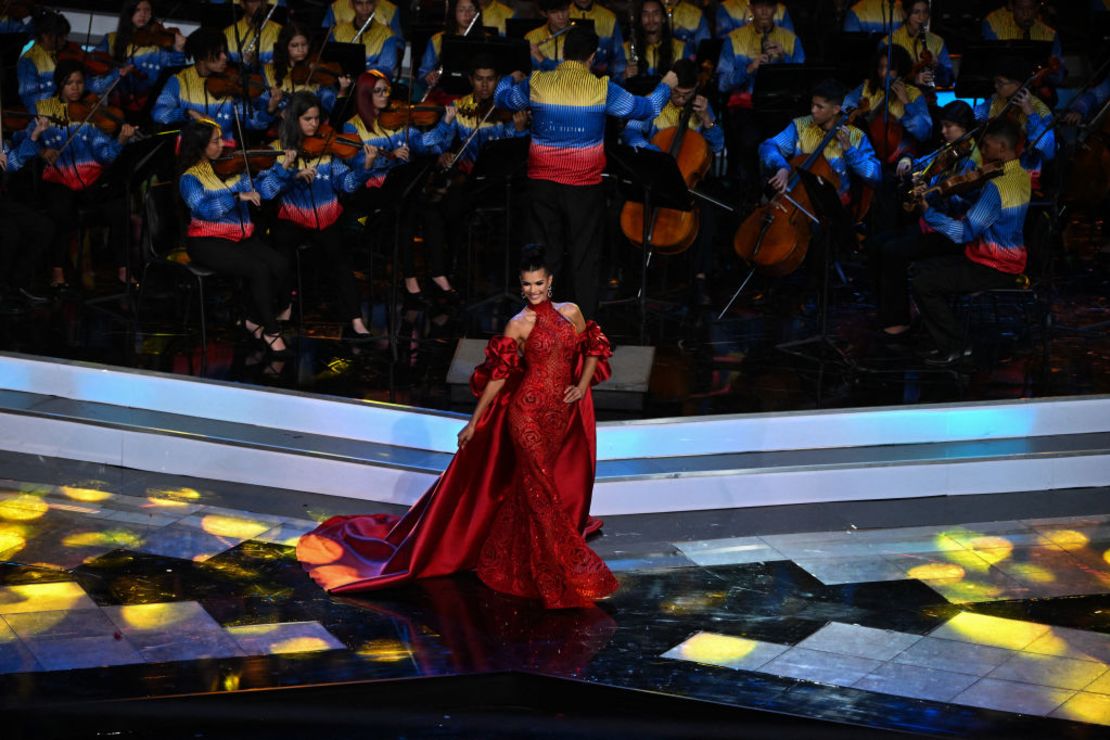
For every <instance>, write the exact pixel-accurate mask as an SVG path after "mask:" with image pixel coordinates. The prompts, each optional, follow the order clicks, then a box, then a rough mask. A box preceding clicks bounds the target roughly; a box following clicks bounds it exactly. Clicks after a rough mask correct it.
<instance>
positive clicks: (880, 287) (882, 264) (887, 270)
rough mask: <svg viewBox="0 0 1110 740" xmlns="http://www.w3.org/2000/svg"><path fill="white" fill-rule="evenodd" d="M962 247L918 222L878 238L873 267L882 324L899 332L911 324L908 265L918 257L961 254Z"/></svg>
mask: <svg viewBox="0 0 1110 740" xmlns="http://www.w3.org/2000/svg"><path fill="white" fill-rule="evenodd" d="M959 252H960V248H959V247H958V246H957V245H956V244H954V243H953V242H952V241H950V240H949V239H946V238H945V237H943V236H941V235H940V234H937V233H930V234H922V233H921V229H920V228H919V227H918V226H917V225H916V224H915V225H913V226H910V227H907V228H905V229H902V230H900V231H895V232H892V233H891V234H890V235H889V236H887V237H886V238H883V237H880V238H879V239H878V240H877V241H876V248H875V249H873V251H872V254H871V260H872V264H871V268H872V269H871V271H872V274H873V275H874V276H875V283H876V293H877V296H878V309H879V326H880V327H882V330H883V332H884V333H885V334H888V335H891V336H898V335H901V334H904V333H905V332H906V331H908V330H909V328H910V299H909V276H908V273H909V268H910V265H911V263H912V262H914V261H915V260H920V259H926V258H928V257H936V256H940V255H946V254H959Z"/></svg>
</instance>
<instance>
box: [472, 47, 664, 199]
mask: <svg viewBox="0 0 1110 740" xmlns="http://www.w3.org/2000/svg"><path fill="white" fill-rule="evenodd" d="M670 95H671V92H670V89H669V88H668V87H667V86H666V85H663V84H660V85H659V86H658V87H656V88H655V90H654V92H652V93H651V95H649V96H647V97H642V98H641V97H637V96H635V95H632V94H631V93H629V92H628V91H627V90H625V89H624V88H622V87H621V86H619V85H617V84H616V83H615V82H612V81H611V80H610V79H609V78H608V77H597V76H596V75H594V74H593V73H592V72H590V70H589V69H587V68H586V65H585V64H584V63H583V62H577V61H568V62H563V63H562V64H560V65H559V66H558V67H557V68H556V69H555V70H553V71H551V72H533V73H532V76H531V77H527V78H525V79H523V80H521V81H520V82H518V83H514V82H513V80H512V78H511V77H504V78H502V80H501V82H500V83H498V85H497V91H496V92H495V93H494V96H493V97H494V102H495V103H496V104H497V105H498V106H500V107H502V108H508V109H509V110H522V109H524V108H528V107H531V109H532V144H531V147H530V148H529V150H528V176H529V177H531V178H533V179H537V180H551V181H552V182H557V183H562V184H564V185H595V184H597V183H599V182H601V173H602V171H603V170H604V169H605V147H604V144H603V141H604V137H605V117H606V116H607V115H610V116H616V117H618V118H631V119H640V118H654V117H655V116H657V115H659V113H660V111H662V110H663V106H665V105H666V104H667V101H668V100H670Z"/></svg>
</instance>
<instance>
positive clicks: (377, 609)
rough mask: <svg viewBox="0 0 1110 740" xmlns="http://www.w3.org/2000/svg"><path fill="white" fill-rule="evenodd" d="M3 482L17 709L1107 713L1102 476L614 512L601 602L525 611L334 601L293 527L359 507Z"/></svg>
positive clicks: (425, 602) (447, 602)
mask: <svg viewBox="0 0 1110 740" xmlns="http://www.w3.org/2000/svg"><path fill="white" fill-rule="evenodd" d="M0 477H3V478H4V479H5V480H3V481H2V482H0V558H2V559H3V561H5V562H3V563H0V687H3V689H4V691H3V695H4V696H8V697H11V696H14V695H15V694H13V689H14V687H15V686H17V685H18V686H19V695H20V697H21V698H20V701H23V702H27V701H30V702H51V701H66V700H77V699H81V700H95V699H115V698H124V697H152V696H153V697H156V696H164V695H176V694H188V693H192V692H229V691H235V690H243V689H249V688H268V687H276V686H291V685H302V684H317V685H319V684H328V683H336V684H338V683H340V682H345V681H352V680H365V679H397V678H413V677H430V676H444V675H452V674H472V673H478V672H489V671H503V670H517V671H534V672H539V673H542V674H546V675H551V676H557V677H569V678H575V679H579V680H584V681H587V682H593V683H597V684H605V685H609V686H617V687H627V688H637V689H644V690H651V691H657V692H662V693H665V694H669V695H673V696H677V697H682V698H687V699H701V700H706V701H713V702H723V703H725V704H731V705H736V706H744V707H752V708H756V709H767V710H774V711H779V712H786V713H790V714H797V715H803V716H807V717H812V718H816V719H821V720H832V721H836V722H850V723H856V724H862V725H869V726H872V727H876V728H888V729H901V730H912V731H921V732H929V733H934V732H935V733H940V734H947V733H959V734H969V735H974V734H976V733H992V734H1003V735H1005V734H1006V733H1011V736H1013V735H1016V734H1021V733H1024V732H1027V731H1030V729H1031V728H1036V729H1037V731H1038V732H1040V733H1042V736H1045V737H1047V736H1055V737H1065V736H1076V737H1079V736H1085V735H1084V733H1087V732H1088V731H1089V729H1090V728H1091V727H1092V726H1097V725H1104V726H1110V616H1108V615H1110V497H1108V496H1107V495H1106V494H1107V491H1105V490H1103V491H1074V492H1053V493H1052V494H1050V495H1051V496H1052V497H1053V500H1052V502H1051V503H1049V502H1046V499H1045V498H1044V497H1043V496H1037V495H1036V494H1029V495H1028V496H1027V497H1026V498H1025V499H1022V498H1021V496H1020V495H1015V496H1017V498H1014V497H1011V496H1007V497H1006V501H1007V503H1006V505H1005V509H1004V513H1005V518H1003V517H1002V516H999V517H997V518H995V517H990V516H988V515H987V512H989V510H990V509H991V508H992V507H993V508H997V509H1001V507H1002V504H1001V502H999V503H998V504H992V502H991V501H990V499H989V497H969V498H968V499H967V502H966V505H963V504H962V503H961V502H956V503H953V502H952V501H951V500H933V501H931V502H930V501H929V500H926V501H914V502H900V506H901V507H902V510H901V511H896V510H895V509H894V508H893V505H892V504H891V503H890V502H886V503H879V504H873V505H872V504H859V505H858V506H856V505H845V504H838V505H835V507H839V508H835V507H830V506H824V507H823V506H820V505H819V506H815V507H805V508H804V509H802V508H800V507H791V511H789V512H783V511H775V510H772V509H768V510H751V511H748V512H722V513H720V515H719V516H716V517H715V518H711V515H712V513H711V512H700V513H696V514H695V515H690V516H685V515H679V516H675V515H667V516H665V517H650V516H644V517H616V518H614V519H612V520H611V521H609V522H608V523H607V525H606V530H605V535H604V536H603V537H601V538H600V539H598V540H596V541H595V542H594V546H595V547H596V549H597V550H598V552H599V553H601V554H602V556H603V557H605V559H606V561H607V562H608V563H609V564H610V566H611V567H612V568H613V569H614V570H615V571H616V572H617V573H618V576H619V578H620V580H621V589H620V590H619V591H618V593H617V594H616V595H615V596H614V597H612V598H611V599H610V600H608V601H606V602H603V603H602V604H601V605H600V606H599V607H598V608H596V609H591V610H572V611H562V612H543V611H542V610H539V609H536V608H535V607H534V605H532V604H530V603H528V602H522V601H520V600H516V599H512V598H509V597H504V596H501V595H498V594H496V593H493V592H491V591H489V590H488V589H486V588H485V587H484V586H482V585H481V584H480V583H478V582H477V581H476V580H475V579H473V578H471V577H468V576H462V577H457V578H447V579H435V580H431V581H427V582H424V583H421V584H419V585H417V586H413V587H409V588H403V589H396V590H392V591H384V592H380V593H377V594H374V595H373V596H369V597H359V598H331V597H328V596H327V595H326V594H324V593H322V592H321V591H320V590H319V589H318V588H317V587H316V586H315V585H314V584H312V583H311V582H310V581H309V580H308V578H307V577H305V575H304V574H303V572H302V571H301V569H300V567H299V566H298V564H297V563H296V561H295V560H294V558H293V551H292V543H294V542H295V541H296V539H297V537H298V536H299V535H300V534H301V533H303V532H305V531H307V530H308V529H310V528H312V527H313V526H314V522H315V520H317V519H319V518H321V517H323V516H325V515H329V514H333V513H349V512H351V511H357V510H358V508H359V507H360V506H361V504H359V503H358V502H344V501H336V500H334V499H328V500H324V499H322V498H315V497H313V496H311V495H310V494H300V493H290V492H279V491H259V490H254V489H249V488H247V487H244V486H238V485H236V484H227V483H220V482H215V481H201V480H195V479H176V478H169V477H167V476H160V475H157V474H149V473H137V472H133V471H126V470H120V469H113V468H107V467H102V466H96V465H91V464H85V463H73V462H68V461H62V460H42V459H35V458H31V457H27V456H17V455H2V456H0ZM1023 501H1025V502H1026V503H1025V504H1023V503H1022V502H1023ZM1015 502H1016V503H1015ZM868 507H870V508H868ZM930 507H932V508H930ZM1052 507H1057V511H1059V512H1061V513H1060V515H1058V516H1044V513H1045V511H1046V508H1052ZM784 508H785V507H784ZM961 508H962V511H961ZM880 509H881V510H882V511H885V512H886V513H881V512H880ZM831 512H835V516H834V515H833V513H831ZM876 512H880V513H876ZM1027 512H1029V513H1028V515H1026V513H1027ZM1002 513H1003V511H1000V514H1002ZM1015 514H1017V516H1018V517H1021V518H1015ZM845 517H847V518H848V519H856V520H858V521H861V522H862V521H867V520H868V519H869V518H870V520H871V521H874V520H875V519H876V517H878V518H885V520H887V521H888V522H889V523H888V524H887V525H885V526H868V527H865V528H858V529H857V528H854V527H853V526H848V527H847V528H845V527H843V526H839V524H838V522H839V521H842V520H843V519H844V518H845ZM964 519H966V520H967V521H963V520H964ZM977 519H978V520H982V521H976V520H977ZM897 520H900V521H901V523H906V522H910V521H916V522H922V521H925V522H936V523H932V524H925V525H923V526H921V525H919V526H912V527H906V526H896V524H897ZM737 522H744V524H743V525H737V524H736V523H737ZM798 528H807V529H812V530H813V531H805V532H797V531H794V530H795V529H798ZM710 534H712V537H709V536H708V535H710ZM729 535H733V536H729ZM81 669H84V670H81ZM1037 723H1042V724H1037ZM1043 723H1048V724H1043Z"/></svg>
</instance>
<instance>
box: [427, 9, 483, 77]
mask: <svg viewBox="0 0 1110 740" xmlns="http://www.w3.org/2000/svg"><path fill="white" fill-rule="evenodd" d="M475 17H477V18H478V19H477V20H475ZM484 23H485V18H484V17H481V9H480V8H479V6H478V0H449V2H448V3H447V27H446V28H444V29H443V30H442V31H437V32H436V33H435V34H433V35H432V37H431V38H430V39H428V44H427V45H426V46H425V47H424V56H423V57H422V58H421V60H420V69H419V70H417V72H416V76H417V77H418V78H420V80H421V81H422V82H423V83H424V84H425V85H427V87H428V88H429V89H430V88H433V87H435V86H436V84H437V83H438V82H439V76H440V74H441V73H442V71H443V70H442V69H441V67H440V64H439V56H440V54H442V53H443V37H444V36H445V35H447V36H462V35H464V34H465V33H466V32H467V30H468V29H470V30H471V33H473V34H474V35H475V36H476V37H480V36H481V33H479V32H480V31H481V28H482V25H483V24H484ZM471 24H473V26H472V25H471Z"/></svg>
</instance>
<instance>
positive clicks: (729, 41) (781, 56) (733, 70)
mask: <svg viewBox="0 0 1110 740" xmlns="http://www.w3.org/2000/svg"><path fill="white" fill-rule="evenodd" d="M775 8H776V3H775V0H752V2H751V12H752V16H753V20H752V22H751V23H748V24H746V25H743V26H741V27H740V28H737V29H736V30H734V31H732V32H731V33H730V34H729V35H728V36H726V37H725V41H724V44H723V45H722V46H721V56H720V59H719V60H718V61H717V85H718V88H719V90H720V91H721V93H723V94H725V95H728V96H729V100H728V108H729V113H730V118H729V131H728V138H729V152H730V155H731V156H730V157H729V160H730V166H731V168H732V170H733V171H734V172H735V173H736V174H737V175H739V177H740V179H741V180H742V181H744V182H745V183H748V184H750V183H751V182H752V180H754V178H755V172H756V150H757V148H758V147H759V141H760V138H761V136H762V132H761V130H760V128H759V122H758V119H757V118H756V114H755V111H754V110H753V101H752V92H753V90H754V88H755V82H756V77H757V75H758V74H759V69H760V67H762V66H763V65H765V64H802V63H804V62H805V50H804V49H803V48H802V42H801V40H799V39H798V37H797V36H795V35H794V34H793V33H791V32H790V31H788V30H786V29H785V28H782V27H781V26H776V25H775Z"/></svg>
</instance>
